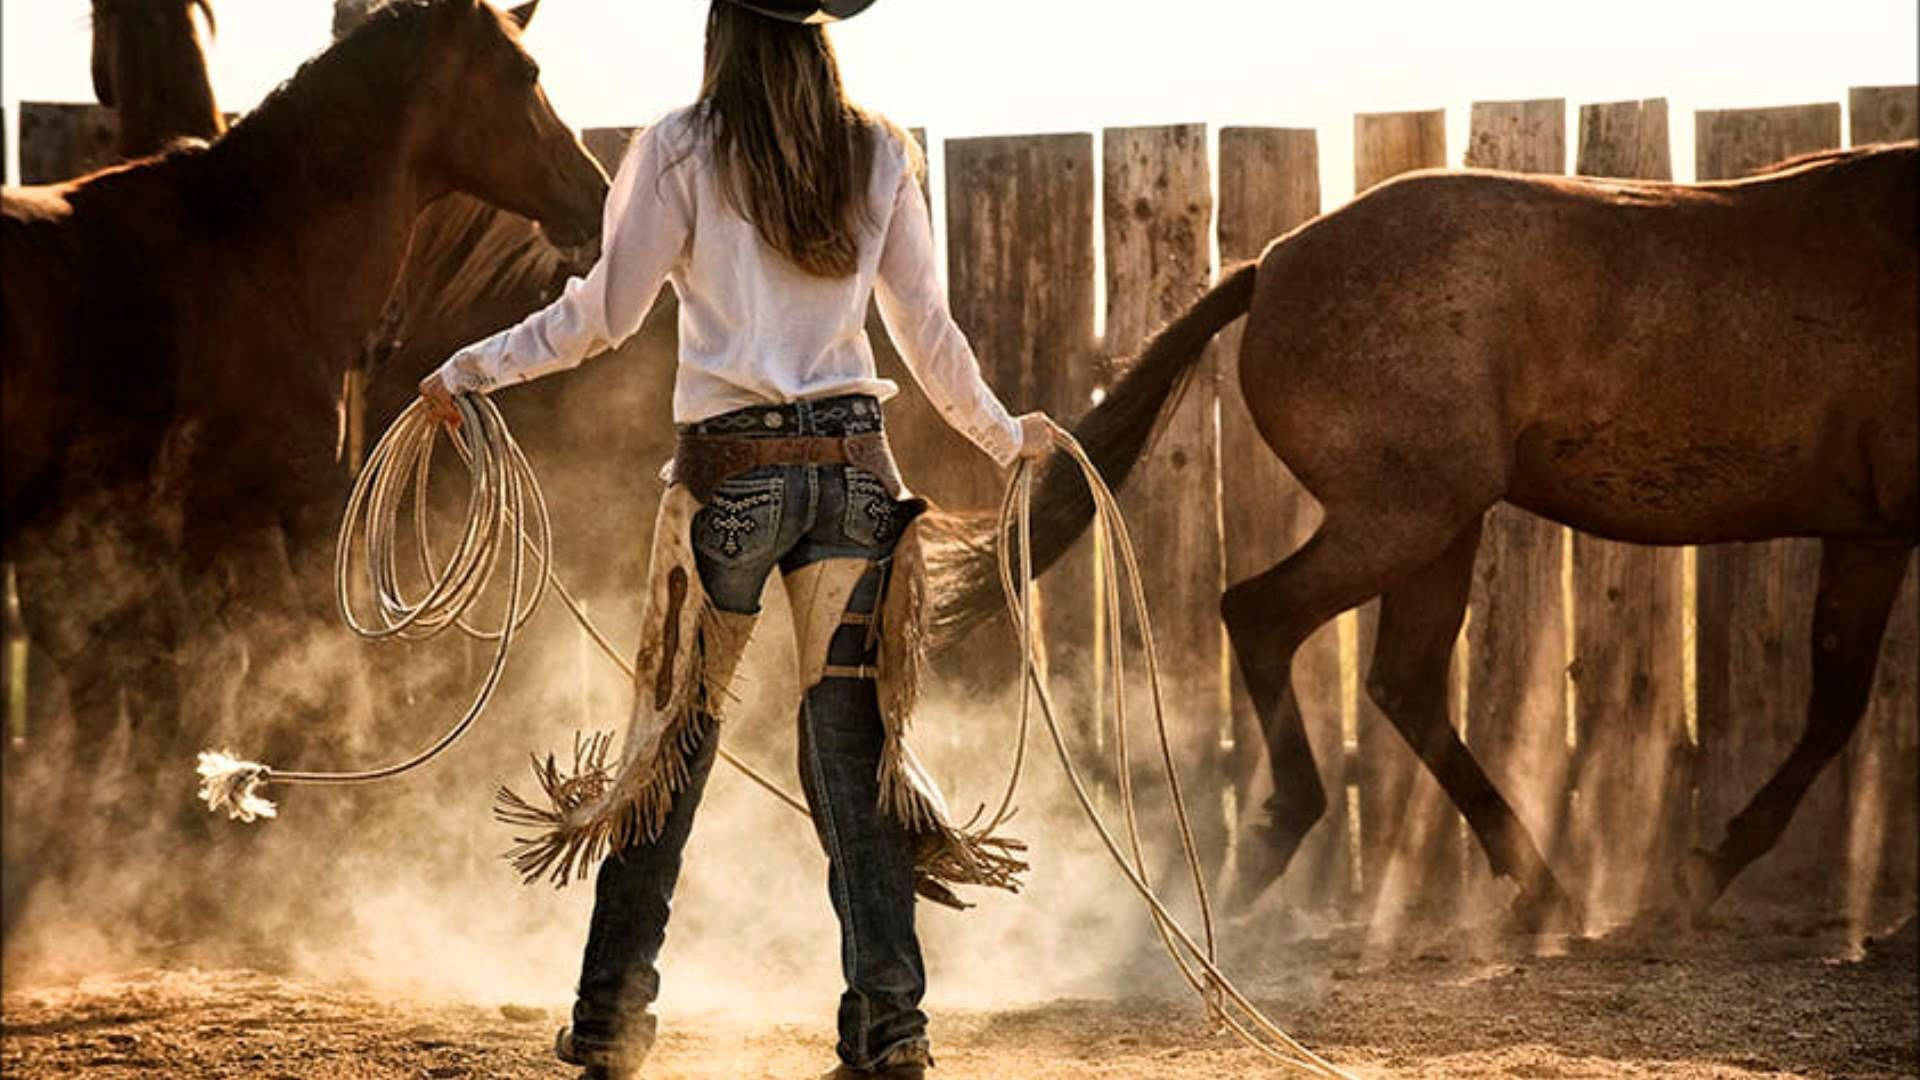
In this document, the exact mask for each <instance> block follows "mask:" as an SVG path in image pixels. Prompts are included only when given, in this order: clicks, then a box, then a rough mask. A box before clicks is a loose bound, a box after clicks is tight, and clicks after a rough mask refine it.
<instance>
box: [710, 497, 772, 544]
mask: <svg viewBox="0 0 1920 1080" xmlns="http://www.w3.org/2000/svg"><path fill="white" fill-rule="evenodd" d="M773 501H774V496H773V495H772V494H771V493H769V492H764V491H763V492H761V493H759V494H757V495H748V496H746V497H745V498H740V499H733V498H728V497H726V496H724V495H715V496H714V498H713V514H712V516H711V517H709V518H708V521H707V524H708V527H709V528H711V529H712V530H713V531H714V533H715V534H716V535H718V536H719V537H720V550H721V551H723V552H725V553H726V554H727V555H730V556H733V555H738V554H740V552H741V551H742V550H743V545H742V544H741V540H742V539H744V538H745V537H746V536H747V535H748V534H750V533H752V532H753V531H754V530H755V529H758V528H759V527H760V523H759V522H757V521H755V520H753V518H752V517H751V516H750V515H751V512H752V510H753V509H754V508H755V507H758V506H767V505H769V504H771V503H772V502H773Z"/></svg>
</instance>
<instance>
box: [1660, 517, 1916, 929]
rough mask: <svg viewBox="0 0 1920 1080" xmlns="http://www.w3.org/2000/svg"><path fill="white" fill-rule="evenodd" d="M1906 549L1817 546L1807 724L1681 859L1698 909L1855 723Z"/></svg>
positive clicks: (1761, 841) (1779, 821)
mask: <svg viewBox="0 0 1920 1080" xmlns="http://www.w3.org/2000/svg"><path fill="white" fill-rule="evenodd" d="M1911 553H1912V548H1911V547H1909V546H1906V545H1889V544H1865V543H1859V542H1854V541H1841V540H1828V541H1826V542H1825V543H1823V544H1822V545H1821V547H1820V586H1819V590H1820V591H1819V594H1818V597H1817V598H1816V600H1815V603H1814V614H1813V696H1812V698H1811V699H1810V700H1809V701H1808V703H1807V726H1806V729H1805V731H1803V732H1802V733H1801V735H1800V741H1799V742H1798V743H1797V744H1795V746H1794V748H1793V751H1792V753H1790V754H1788V755H1787V760H1786V761H1785V762H1784V763H1783V764H1782V765H1781V766H1780V768H1779V770H1778V771H1777V772H1775V773H1774V774H1773V777H1772V779H1770V780H1768V781H1767V782H1766V784H1765V785H1764V786H1763V787H1761V789H1760V791H1759V792H1758V793H1757V794H1755V795H1754V797H1753V801H1751V802H1749V803H1748V804H1747V806H1746V808H1745V809H1743V810H1741V811H1740V812H1739V813H1738V814H1736V815H1734V817H1733V819H1732V820H1731V821H1729V822H1728V823H1727V831H1726V836H1725V837H1724V838H1723V839H1722V840H1721V841H1720V845H1719V846H1718V847H1716V848H1715V849H1714V850H1713V851H1711V852H1695V853H1694V854H1693V855H1692V856H1691V857H1690V858H1689V859H1688V860H1687V861H1686V862H1684V863H1682V864H1681V866H1680V868H1679V878H1680V880H1679V885H1680V889H1681V892H1682V894H1683V896H1684V897H1685V899H1686V901H1687V902H1688V904H1689V905H1690V906H1691V907H1692V908H1693V910H1694V912H1695V913H1696V914H1700V913H1704V912H1705V911H1706V910H1707V909H1708V908H1709V907H1711V906H1712V905H1713V902H1714V901H1715V900H1717V899H1719V898H1720V894H1721V893H1723V892H1725V891H1726V888H1727V886H1728V885H1729V884H1731V883H1732V882H1733V879H1734V878H1735V877H1737V876H1739V874H1740V872H1741V871H1742V870H1745V869H1746V868H1747V866H1748V865H1750V864H1751V863H1752V862H1753V861H1754V860H1755V859H1758V858H1759V857H1760V856H1762V855H1764V854H1766V853H1767V852H1768V851H1770V850H1772V848H1773V845H1774V844H1775V842H1777V841H1778V840H1779V839H1780V834H1781V832H1782V831H1784V830H1785V829H1786V827H1787V822H1788V821H1790V820H1792V818H1793V812H1794V810H1795V809H1797V808H1798V807H1799V805H1800V800H1801V799H1802V798H1803V797H1805V796H1806V793H1807V789H1808V788H1809V787H1811V786H1812V785H1813V782H1814V780H1815V779H1816V778H1818V777H1819V775H1820V771H1821V770H1822V769H1824V768H1826V766H1827V764H1828V763H1829V762H1831V761H1832V760H1833V759H1834V757H1835V756H1837V755H1838V754H1839V753H1840V750H1841V748H1842V747H1844V746H1846V744H1847V739H1848V738H1850V737H1851V736H1852V735H1853V729H1854V728H1855V727H1858V726H1859V724H1860V717H1861V715H1862V714H1863V713H1864V712H1865V711H1866V707H1867V700H1868V698H1869V697H1870V696H1871V695H1872V692H1873V672H1874V667H1875V666H1876V664H1877V662H1878V660H1879V655H1880V639H1881V637H1882V635H1883V634H1884V633H1885V631H1886V628H1887V616H1888V613H1889V612H1891V611H1892V609H1893V603H1894V599H1895V598H1896V597H1897V596H1898V595H1899V592H1900V579H1901V578H1902V577H1903V576H1905V574H1906V570H1907V562H1908V557H1909V555H1910V554H1911Z"/></svg>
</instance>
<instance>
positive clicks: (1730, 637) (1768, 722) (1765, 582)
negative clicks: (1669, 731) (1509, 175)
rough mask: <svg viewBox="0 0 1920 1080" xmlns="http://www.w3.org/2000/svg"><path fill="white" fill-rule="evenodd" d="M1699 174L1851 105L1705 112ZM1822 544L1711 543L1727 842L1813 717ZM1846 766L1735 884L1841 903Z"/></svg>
mask: <svg viewBox="0 0 1920 1080" xmlns="http://www.w3.org/2000/svg"><path fill="white" fill-rule="evenodd" d="M1694 135H1695V145H1694V160H1695V164H1696V169H1697V173H1698V177H1699V179H1701V180H1703V181H1706V180H1723V179H1729V178H1732V177H1737V176H1744V175H1748V174H1750V173H1752V172H1754V171H1756V170H1761V169H1764V168H1766V167H1767V166H1768V165H1770V164H1772V163H1774V162H1777V161H1780V160H1783V159H1785V158H1789V157H1792V156H1794V155H1797V154H1805V153H1811V152H1813V151H1817V150H1826V149H1831V148H1833V147H1836V146H1838V145H1840V106H1839V105H1837V104H1821V105H1806V106H1789V107H1785V108H1768V109H1734V110H1725V111H1719V112H1701V113H1698V114H1696V117H1695V121H1694ZM1819 576H1820V545H1819V544H1818V543H1817V542H1815V541H1811V540H1785V541H1775V542H1772V543H1764V544H1726V545H1717V546H1714V547H1706V548H1701V549H1700V556H1699V593H1698V597H1699V629H1698V632H1697V634H1696V635H1695V641H1696V645H1695V648H1696V661H1695V662H1696V665H1697V670H1698V676H1697V678H1698V696H1699V743H1700V753H1699V759H1698V760H1699V772H1698V778H1697V783H1698V790H1699V801H1698V804H1697V805H1698V809H1699V828H1700V838H1701V839H1702V840H1703V841H1705V843H1706V845H1707V846H1712V845H1714V844H1717V843H1719V841H1720V838H1721V836H1722V835H1723V834H1724V831H1725V828H1726V823H1727V820H1728V819H1729V818H1730V817H1731V816H1732V815H1733V814H1735V813H1737V812H1738V811H1739V810H1740V809H1741V808H1743V807H1745V806H1746V805H1747V803H1748V801H1749V800H1751V799H1752V797H1753V795H1754V793H1755V792H1757V791H1758V790H1759V789H1760V786H1761V784H1763V783H1765V782H1766V780H1767V778H1768V777H1770V776H1772V775H1773V773H1774V772H1775V771H1776V770H1777V769H1778V768H1779V767H1780V763H1781V762H1782V761H1784V760H1786V757H1787V753H1788V752H1789V751H1790V750H1791V749H1792V747H1793V745H1794V743H1795V742H1797V741H1798V740H1799V738H1800V734H1801V732H1802V730H1803V729H1804V728H1805V726H1806V709H1807V699H1808V697H1809V695H1810V694H1811V692H1812V685H1813V684H1812V649H1811V644H1810V642H1809V641H1808V634H1809V631H1808V628H1809V627H1810V626H1812V625H1813V600H1814V592H1815V589H1816V587H1817V584H1818V582H1819ZM1845 805H1846V797H1845V782H1844V777H1843V775H1842V770H1841V769H1838V768H1834V769H1829V770H1827V772H1826V773H1825V774H1824V775H1822V776H1821V777H1820V779H1818V780H1817V781H1815V782H1814V785H1813V787H1812V789H1811V790H1809V791H1808V793H1807V797H1806V800H1805V801H1804V802H1802V803H1801V804H1800V809H1799V812H1798V813H1796V814H1795V815H1794V818H1793V821H1792V822H1791V823H1789V824H1788V826H1787V829H1786V832H1784V833H1783V834H1782V835H1781V837H1780V843H1779V846H1778V847H1776V848H1775V849H1774V851H1773V852H1771V853H1770V854H1768V855H1767V856H1766V857H1764V858H1762V859H1761V860H1759V861H1758V862H1756V863H1755V864H1754V865H1753V866H1752V867H1750V868H1749V869H1748V870H1747V871H1746V873H1744V874H1743V875H1742V876H1741V877H1740V879H1739V880H1737V881H1735V882H1734V884H1733V888H1732V890H1731V892H1732V893H1734V894H1739V895H1747V896H1754V895H1761V894H1773V895H1775V896H1778V897H1781V898H1790V899H1794V900H1798V901H1803V902H1806V903H1808V904H1809V905H1811V906H1817V907H1826V906H1829V904H1830V902H1831V900H1832V899H1833V897H1831V896H1830V895H1829V893H1830V889H1831V887H1832V886H1833V885H1834V884H1835V878H1836V877H1838V876H1841V875H1837V874H1836V873H1835V871H1836V870H1838V869H1839V867H1838V866H1837V865H1836V862H1837V859H1836V852H1837V850H1838V847H1837V845H1836V844H1835V842H1834V841H1835V838H1836V837H1838V836H1840V835H1841V834H1842V831H1843V830H1844V829H1845V827H1846V824H1845V812H1844V807H1845Z"/></svg>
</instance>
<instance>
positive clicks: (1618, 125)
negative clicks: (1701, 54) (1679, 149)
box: [1574, 98, 1673, 180]
mask: <svg viewBox="0 0 1920 1080" xmlns="http://www.w3.org/2000/svg"><path fill="white" fill-rule="evenodd" d="M1578 138H1579V140H1580V149H1579V151H1578V155H1577V158H1576V162H1575V165H1574V171H1576V172H1578V173H1579V174H1580V175H1582V176H1619V177H1626V178H1628V179H1634V180H1672V179H1673V140H1672V138H1671V137H1670V136H1669V134H1668V131H1667V99H1666V98H1644V99H1642V100H1639V101H1616V102H1610V103H1608V104H1604V105H1582V106H1580V132H1579V136H1578Z"/></svg>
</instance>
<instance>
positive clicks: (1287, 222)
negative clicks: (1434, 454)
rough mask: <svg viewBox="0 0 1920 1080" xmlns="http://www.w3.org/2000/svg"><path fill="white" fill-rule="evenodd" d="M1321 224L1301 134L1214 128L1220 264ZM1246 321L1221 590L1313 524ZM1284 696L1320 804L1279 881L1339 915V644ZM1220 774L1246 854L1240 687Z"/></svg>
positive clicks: (1234, 364) (1342, 872)
mask: <svg viewBox="0 0 1920 1080" xmlns="http://www.w3.org/2000/svg"><path fill="white" fill-rule="evenodd" d="M1319 212H1320V160H1319V148H1318V143H1317V141H1316V136H1315V132H1314V131H1313V130H1312V129H1310V128H1308V129H1284V128H1222V129H1221V131H1220V262H1221V264H1222V265H1223V266H1225V265H1228V264H1231V263H1236V262H1239V261H1240V260H1242V259H1251V258H1255V257H1257V256H1258V255H1259V254H1260V252H1261V251H1262V250H1264V249H1265V248H1266V246H1267V244H1268V243H1269V242H1271V241H1272V240H1273V239H1274V238H1276V237H1279V236H1281V235H1282V234H1284V233H1286V232H1288V231H1289V230H1291V229H1293V228H1294V227H1296V226H1298V225H1301V224H1303V223H1304V222H1306V221H1309V220H1311V219H1312V218H1313V217H1314V216H1315V215H1316V214H1318V213H1319ZM1244 329H1245V321H1244V320H1236V321H1235V322H1234V323H1233V325H1231V326H1229V327H1228V328H1227V329H1225V330H1223V331H1221V333H1220V337H1219V345H1218V351H1217V354H1216V355H1217V356H1218V357H1219V364H1220V380H1219V385H1220V464H1221V469H1220V518H1221V547H1222V551H1223V564H1224V568H1225V572H1226V580H1227V582H1228V583H1229V584H1231V583H1234V582H1238V581H1243V580H1245V579H1247V578H1249V577H1252V576H1253V575H1254V574H1257V573H1260V572H1261V571H1264V570H1266V569H1267V568H1268V567H1270V566H1273V565H1274V564H1275V563H1277V562H1279V561H1280V560H1281V559H1282V558H1285V557H1286V556H1287V555H1288V554H1290V553H1291V552H1293V551H1294V550H1295V549H1297V548H1298V547H1299V546H1300V545H1301V544H1302V543H1304V542H1306V539H1307V537H1308V536H1310V535H1311V534H1312V532H1313V529H1314V527H1315V526H1316V525H1318V524H1319V520H1320V510H1319V504H1318V503H1317V502H1315V501H1314V499H1313V497H1312V496H1311V495H1308V494H1307V492H1306V490H1305V489H1304V488H1302V487H1301V486H1300V483H1299V481H1297V480H1295V479H1294V477H1293V474H1292V473H1290V472H1288V471H1287V467H1286V466H1285V465H1284V464H1282V463H1281V461H1280V458H1279V456H1278V455H1276V454H1275V453H1274V452H1273V449H1272V448H1271V447H1269V446H1268V445H1267V444H1266V441H1265V440H1264V439H1262V438H1261V437H1260V433H1259V432H1258V431H1256V430H1254V427H1253V418H1252V417H1251V416H1250V415H1249V414H1248V412H1247V403H1246V396H1245V393H1244V391H1243V390H1242V388H1241V385H1240V341H1241V334H1242V331H1243V330H1244ZM1293 692H1294V697H1295V699H1296V700H1297V701H1298V702H1299V704H1300V710H1301V715H1302V716H1303V717H1304V719H1305V721H1306V724H1307V736H1308V739H1309V740H1310V742H1311V743H1312V745H1313V753H1314V758H1315V760H1316V763H1317V764H1318V765H1319V767H1320V782H1321V784H1322V785H1323V786H1324V787H1325V789H1326V792H1327V815H1326V818H1325V819H1324V820H1323V821H1322V822H1321V823H1320V825H1319V827H1317V828H1315V829H1314V830H1313V832H1311V833H1310V834H1308V836H1307V838H1306V840H1305V841H1304V842H1303V843H1302V845H1301V847H1300V850H1299V851H1298V852H1296V853H1295V855H1294V859H1293V865H1292V866H1291V867H1290V868H1289V870H1288V873H1287V877H1286V885H1285V888H1286V896H1287V898H1288V899H1289V900H1290V901H1291V902H1292V903H1294V904H1295V905H1302V906H1306V907H1310V908H1320V907H1326V906H1332V907H1335V908H1344V907H1346V905H1348V904H1349V903H1350V902H1351V901H1352V899H1353V897H1352V895H1351V882H1352V880H1353V872H1354V868H1353V866H1352V865H1351V860H1350V858H1349V856H1348V850H1347V840H1348V835H1349V834H1348V830H1347V799H1346V785H1347V779H1348V778H1347V775H1346V730H1345V728H1346V725H1345V723H1344V718H1343V716H1342V707H1341V696H1340V639H1339V633H1338V630H1337V628H1336V627H1335V626H1334V625H1333V624H1332V623H1329V624H1327V625H1326V626H1324V627H1322V628H1321V629H1320V630H1319V632H1317V633H1315V634H1314V635H1313V636H1312V637H1310V638H1308V639H1307V641H1306V643H1305V644H1304V645H1302V646H1301V647H1300V650H1299V652H1298V653H1296V654H1295V655H1294V661H1293ZM1232 708H1233V727H1232V752H1231V758H1230V760H1229V762H1228V768H1227V771H1228V774H1229V776H1230V777H1231V780H1232V783H1233V785H1234V792H1235V796H1236V804H1237V810H1238V820H1237V822H1236V829H1235V834H1234V842H1235V844H1245V843H1255V842H1258V841H1257V839H1256V838H1255V837H1254V836H1253V835H1252V834H1251V833H1250V832H1249V830H1250V829H1252V828H1254V827H1256V826H1258V825H1259V824H1262V823H1264V822H1265V821H1266V812H1265V810H1264V803H1265V802H1266V800H1267V798H1268V797H1269V796H1271V795H1272V794H1273V777H1272V774H1271V773H1270V772H1269V770H1268V768H1267V751H1266V743H1265V740H1264V739H1263V738H1262V737H1261V734H1260V722H1259V717H1258V716H1256V715H1255V714H1254V711H1253V703H1252V702H1251V701H1250V700H1248V698H1247V692H1246V688H1245V686H1244V685H1243V684H1242V683H1241V682H1240V681H1239V680H1235V681H1234V684H1233V700H1232Z"/></svg>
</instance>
